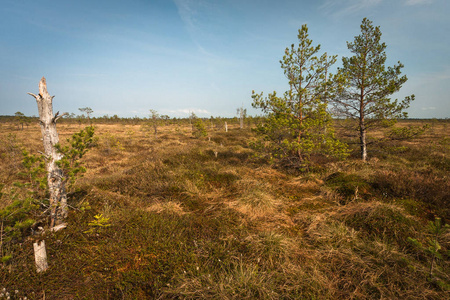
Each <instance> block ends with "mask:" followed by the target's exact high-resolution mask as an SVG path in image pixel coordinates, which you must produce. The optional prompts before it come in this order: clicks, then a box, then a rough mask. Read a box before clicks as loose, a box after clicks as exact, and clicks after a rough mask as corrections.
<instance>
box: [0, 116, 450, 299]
mask: <svg viewBox="0 0 450 300" xmlns="http://www.w3.org/2000/svg"><path fill="white" fill-rule="evenodd" d="M86 122H87V121H86V120H84V121H83V124H81V123H77V122H75V121H72V122H69V121H67V120H62V121H61V123H58V126H57V128H58V132H59V135H60V140H61V143H62V144H63V145H64V143H65V142H66V139H67V138H69V137H70V136H71V135H72V134H74V133H76V132H78V131H80V130H81V129H83V128H84V127H85V126H86V125H87V124H86ZM425 123H428V124H429V125H430V126H429V128H428V129H427V130H426V131H425V132H424V133H423V134H422V135H420V136H418V137H417V138H414V139H407V138H404V139H403V138H398V139H389V140H388V139H386V140H382V141H380V142H378V143H374V144H370V145H369V148H368V152H369V153H368V155H369V160H368V161H367V162H365V163H364V162H361V160H360V159H359V155H358V149H357V148H356V147H357V146H356V145H353V144H351V142H352V140H353V137H351V136H350V135H349V134H348V133H347V132H345V131H343V130H339V129H338V130H337V135H338V137H339V138H340V139H342V140H344V141H345V142H348V143H350V148H351V149H352V150H353V152H352V154H351V155H350V156H349V157H348V158H346V159H345V160H336V159H334V160H333V159H326V158H321V157H317V158H315V159H313V163H312V165H311V166H310V167H309V168H308V169H307V170H302V171H299V170H295V169H292V168H285V167H282V166H280V165H278V164H277V163H276V162H274V161H272V160H270V159H267V158H265V157H261V156H260V155H258V153H257V152H256V150H255V149H254V148H252V147H251V146H250V145H251V142H252V141H253V140H254V139H255V132H254V131H252V130H251V127H252V126H253V125H252V124H245V128H244V129H240V128H239V123H238V122H237V121H236V122H233V121H232V120H229V122H228V132H225V129H224V127H223V126H206V130H207V136H195V135H193V134H192V129H191V127H190V126H189V123H187V122H181V121H173V122H172V121H171V120H168V121H167V122H166V123H165V124H160V125H159V126H158V133H157V135H155V134H154V131H153V128H152V127H151V126H149V125H148V124H146V123H145V122H136V123H132V122H130V123H123V122H121V120H117V121H115V122H111V123H100V122H97V121H95V120H94V124H93V126H94V127H95V136H94V142H93V143H92V144H91V145H90V148H89V151H88V152H87V153H86V154H85V155H84V156H83V158H82V159H81V162H82V163H83V166H84V167H85V168H86V172H85V173H84V174H83V176H82V177H81V176H79V177H78V178H77V180H76V181H75V183H74V184H73V186H72V187H70V189H69V190H68V193H69V194H68V203H69V205H70V207H69V208H70V209H69V217H68V220H67V227H66V228H65V229H63V230H60V231H57V232H50V231H48V230H47V231H45V232H44V233H40V234H37V233H36V232H37V231H38V230H40V229H39V227H45V222H44V221H43V220H45V218H47V217H48V216H47V215H46V211H47V210H46V205H48V204H47V199H46V195H45V193H44V192H39V191H37V187H36V185H35V184H34V185H33V184H27V183H30V181H31V179H30V178H32V176H33V174H31V173H30V171H29V172H28V173H27V172H26V170H25V169H24V166H23V164H22V161H23V155H22V151H23V150H27V151H28V152H29V153H35V154H37V153H39V151H43V149H42V147H43V146H42V140H41V139H42V137H41V131H40V128H39V124H37V122H33V123H31V124H30V125H29V126H25V127H23V128H21V127H20V126H18V125H17V124H16V123H14V122H12V121H11V122H10V121H5V122H2V123H0V141H1V143H0V187H1V191H0V192H1V194H0V196H1V198H0V212H1V215H0V216H1V218H2V219H1V220H0V222H1V224H0V226H1V227H0V228H1V231H0V235H1V247H0V251H1V252H0V258H1V261H0V299H7V294H6V293H9V294H8V295H9V297H10V298H8V299H25V297H26V299H449V298H450V229H449V230H446V229H447V228H446V227H445V224H446V223H448V222H450V180H449V171H450V122H449V121H448V120H427V121H425V120H403V121H400V123H399V124H398V126H403V127H407V126H409V125H414V126H417V125H423V124H425ZM206 124H207V123H206ZM377 134H379V135H380V136H381V135H382V132H381V131H380V132H378V133H377ZM352 145H353V146H352ZM352 147H353V148H352ZM39 195H41V196H39ZM30 220H31V221H30ZM44 230H45V228H44ZM37 239H44V240H45V243H46V247H47V258H48V264H49V269H48V270H47V271H45V272H42V273H37V272H36V267H35V261H34V254H33V242H35V241H36V240H37Z"/></svg>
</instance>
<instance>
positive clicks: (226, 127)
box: [225, 122, 228, 132]
mask: <svg viewBox="0 0 450 300" xmlns="http://www.w3.org/2000/svg"><path fill="white" fill-rule="evenodd" d="M225 132H228V124H227V122H225Z"/></svg>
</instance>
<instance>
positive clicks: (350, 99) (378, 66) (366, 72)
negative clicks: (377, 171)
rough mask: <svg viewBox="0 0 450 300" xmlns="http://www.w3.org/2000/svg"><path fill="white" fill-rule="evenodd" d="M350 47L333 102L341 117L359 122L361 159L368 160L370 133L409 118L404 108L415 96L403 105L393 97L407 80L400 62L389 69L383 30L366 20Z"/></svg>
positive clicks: (339, 74) (348, 44)
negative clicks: (374, 129)
mask: <svg viewBox="0 0 450 300" xmlns="http://www.w3.org/2000/svg"><path fill="white" fill-rule="evenodd" d="M347 47H348V49H349V50H350V51H351V52H352V53H354V56H352V57H343V58H342V65H343V66H342V68H339V69H338V74H337V77H336V79H337V81H338V82H339V86H340V89H339V92H338V94H337V97H336V98H335V99H334V100H333V102H334V105H335V109H336V112H337V113H338V114H339V115H341V116H344V117H347V118H349V119H351V120H356V121H357V124H356V126H355V129H356V130H357V131H358V133H359V144H360V148H361V159H362V160H363V161H366V160H367V137H366V133H367V131H369V130H372V129H373V128H376V127H379V126H380V125H383V126H384V125H385V124H387V123H391V124H393V123H394V122H395V120H396V119H398V118H404V117H406V113H405V112H404V109H406V108H408V107H409V103H410V102H411V101H413V100H414V95H411V96H408V97H406V98H405V99H404V100H403V101H401V102H398V101H397V100H395V101H391V99H390V98H389V97H390V96H391V95H392V94H393V93H395V92H397V91H399V90H400V88H401V87H402V85H403V84H404V83H405V82H406V81H407V77H406V76H404V75H403V76H401V69H402V68H403V64H401V63H400V62H398V65H394V67H387V68H386V66H385V63H386V53H385V51H384V50H385V49H386V44H385V43H381V31H380V28H379V27H378V26H377V27H374V26H373V25H372V22H371V21H370V20H368V19H367V18H364V19H363V21H362V24H361V34H360V35H358V36H356V37H355V41H354V42H353V43H349V42H347Z"/></svg>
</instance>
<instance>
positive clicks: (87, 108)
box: [78, 107, 94, 125]
mask: <svg viewBox="0 0 450 300" xmlns="http://www.w3.org/2000/svg"><path fill="white" fill-rule="evenodd" d="M78 110H79V111H81V112H84V113H86V115H87V118H88V121H89V124H90V125H92V121H91V114H92V113H93V112H94V111H93V110H92V108H90V107H83V108H79V109H78Z"/></svg>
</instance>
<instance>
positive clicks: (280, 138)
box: [252, 25, 347, 165]
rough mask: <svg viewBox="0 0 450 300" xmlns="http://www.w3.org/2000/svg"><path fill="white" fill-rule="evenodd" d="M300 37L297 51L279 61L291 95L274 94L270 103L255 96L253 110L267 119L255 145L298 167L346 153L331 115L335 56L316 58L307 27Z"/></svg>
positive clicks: (292, 51) (261, 95)
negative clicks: (329, 97) (314, 156)
mask: <svg viewBox="0 0 450 300" xmlns="http://www.w3.org/2000/svg"><path fill="white" fill-rule="evenodd" d="M297 37H298V42H299V44H298V47H296V46H295V45H294V44H292V45H291V47H290V48H286V50H285V55H284V56H283V59H282V60H281V61H280V63H281V68H282V69H283V70H284V74H285V76H286V78H287V79H288V81H289V86H290V88H289V90H288V91H286V92H285V93H284V95H283V96H282V97H280V96H278V95H277V93H276V92H273V93H271V94H269V95H268V97H263V93H260V94H258V93H255V92H254V91H253V92H252V98H253V103H252V106H253V107H254V108H258V109H261V110H262V111H263V113H264V114H265V120H264V121H263V122H262V123H260V124H258V126H257V129H256V131H257V132H258V133H259V134H260V139H259V140H258V142H257V143H256V145H258V146H259V148H260V149H263V150H265V151H267V152H268V153H270V155H271V156H272V157H274V158H277V159H284V160H289V161H291V162H295V163H297V164H299V163H300V165H304V164H305V163H306V164H307V162H308V160H309V158H310V156H311V155H312V154H315V153H320V154H324V155H327V156H336V157H343V156H346V153H347V150H346V149H347V148H346V146H345V145H344V144H342V143H341V142H339V141H338V140H337V139H336V138H335V136H334V131H333V128H332V119H331V116H330V114H329V113H328V112H327V102H326V100H327V95H328V91H327V88H328V84H327V73H328V69H329V68H330V67H331V66H332V65H333V64H334V63H335V62H336V56H328V55H327V53H324V54H322V55H321V56H320V57H319V56H317V54H318V52H319V50H320V45H317V46H313V45H312V40H311V39H309V38H308V27H307V25H303V26H302V28H301V29H300V30H299V31H298V36H297Z"/></svg>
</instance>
